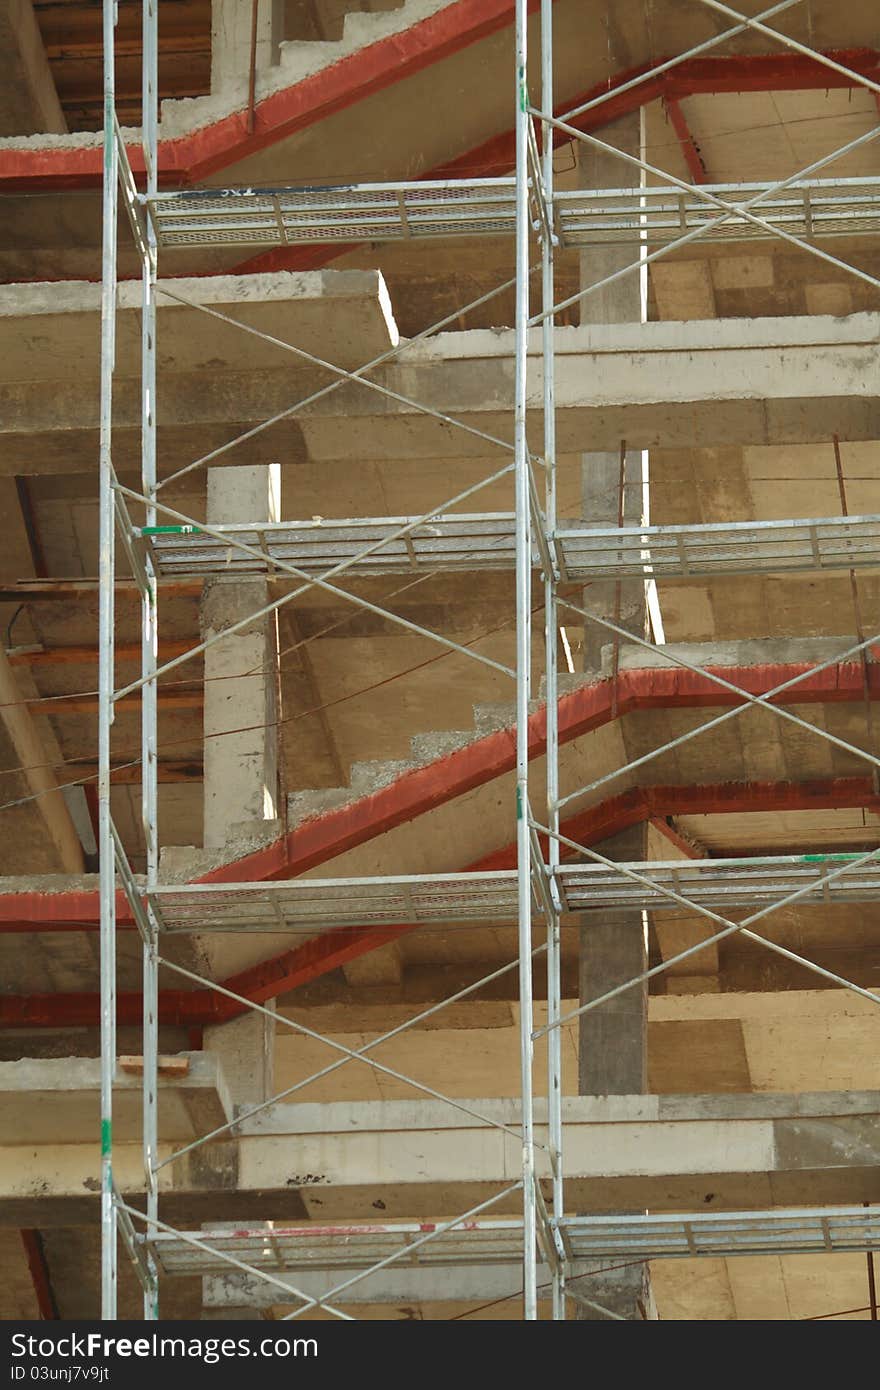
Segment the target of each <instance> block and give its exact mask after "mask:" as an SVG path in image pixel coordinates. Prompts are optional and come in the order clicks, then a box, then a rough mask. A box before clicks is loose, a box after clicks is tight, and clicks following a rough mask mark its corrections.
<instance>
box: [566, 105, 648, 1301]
mask: <svg viewBox="0 0 880 1390" xmlns="http://www.w3.org/2000/svg"><path fill="white" fill-rule="evenodd" d="M602 138H603V139H607V140H608V141H609V143H612V144H614V145H615V146H617V148H619V149H622V150H626V151H627V152H628V153H630V154H634V155H638V154H639V151H640V149H641V145H642V132H641V113H640V112H634V113H633V114H632V115H630V116H626V117H624V118H622V119H621V120H619V121H616V122H615V123H614V124H613V125H612V126H610V127H608V128H607V130H605V131H603V133H602ZM578 149H579V167H580V177H581V186H582V187H584V188H615V187H616V188H621V187H632V186H633V185H634V184H637V183H638V181H639V174H638V170H636V169H635V168H634V167H633V166H632V165H626V164H625V163H624V162H623V161H622V160H618V159H616V158H615V157H614V156H613V155H610V154H606V153H604V152H603V151H600V150H596V149H594V148H592V147H590V146H588V145H580V146H579V147H578ZM638 254H639V242H638V230H637V228H634V232H633V239H632V242H631V243H630V244H629V245H624V246H611V247H598V248H590V249H589V250H587V251H585V252H583V254H582V256H581V288H586V286H587V285H591V284H594V283H595V282H596V281H598V280H601V279H603V278H604V276H606V275H610V274H611V273H613V271H615V270H617V269H621V268H622V267H624V266H627V265H630V264H631V263H632V262H633V261H634V260H636V259H638ZM644 288H645V286H644V284H643V277H642V274H641V273H640V272H633V273H632V274H631V275H628V276H626V277H624V278H623V279H621V280H618V281H616V282H615V283H614V284H613V285H610V286H607V287H606V288H605V289H603V290H600V291H597V293H596V294H593V295H590V296H589V297H588V298H586V299H584V300H582V301H581V323H582V324H588V323H594V324H600V323H601V324H606V323H638V322H643V321H644V319H645V316H646V315H645V308H646V306H645V296H644ZM646 466H647V463H646V456H644V455H643V454H642V453H641V452H640V451H632V450H629V451H624V450H623V449H621V450H619V451H618V452H617V453H605V452H602V453H585V454H584V455H583V460H582V496H583V516H584V519H585V521H586V523H587V524H588V525H591V526H611V527H615V526H618V525H620V524H621V523H622V524H623V525H624V526H631V525H642V524H644V522H645V521H646V519H647V518H646V515H645V504H646V488H645V483H646ZM584 607H585V608H586V609H588V610H591V611H593V612H596V613H598V614H599V615H601V616H602V617H607V618H609V619H611V620H612V621H613V622H617V623H619V624H620V626H621V627H623V628H626V629H627V630H628V631H630V632H633V633H636V634H637V635H639V636H645V635H647V630H648V608H647V601H646V592H645V585H644V583H643V581H641V580H638V579H634V580H625V581H622V582H620V583H619V584H618V583H617V582H615V581H613V580H610V581H606V582H602V583H593V584H590V585H589V586H588V587H587V588H586V589H585V591H584ZM621 640H623V639H621ZM613 642H614V637H613V634H612V633H610V632H609V630H608V629H607V628H602V627H600V626H599V625H598V624H596V623H590V622H589V621H588V620H585V623H584V646H583V652H584V670H585V671H589V672H595V673H598V672H599V671H600V669H601V665H602V657H601V653H602V648H603V647H607V646H609V645H610V644H613ZM597 848H598V849H599V851H600V853H602V854H605V855H607V857H608V858H610V859H618V860H644V859H646V858H647V839H646V835H645V829H644V827H642V826H638V827H634V828H633V829H632V830H629V831H625V832H624V833H623V834H621V835H617V836H615V837H614V838H613V839H612V840H609V841H606V842H605V844H603V845H600V846H597ZM646 966H647V922H646V920H643V917H642V914H641V913H640V912H630V913H611V914H609V915H608V917H607V918H606V919H602V918H601V917H599V915H598V914H590V916H589V919H588V921H587V923H586V925H585V926H584V927H582V929H581V934H580V999H581V1002H582V1003H588V1002H589V1001H590V1000H592V999H595V998H597V997H598V996H599V995H601V994H605V993H606V992H607V991H608V990H609V989H613V988H614V987H615V986H616V985H619V984H623V983H624V982H625V981H626V980H630V979H632V978H633V977H634V976H636V975H639V974H641V973H642V972H643V971H644V970H645V968H646ZM647 1009H648V996H647V990H646V988H645V987H644V986H640V987H636V988H634V989H631V990H628V991H627V992H626V993H625V994H622V995H619V996H618V997H617V998H616V999H613V1000H611V1001H610V1002H609V1003H608V1004H606V1005H603V1006H602V1007H601V1008H599V1009H595V1010H593V1012H591V1013H588V1014H583V1015H582V1016H581V1019H580V1033H579V1042H578V1089H579V1092H580V1094H581V1095H639V1094H642V1093H643V1092H644V1091H646V1090H647V1082H648V1078H647V1036H648V1032H647V1024H648V1018H647ZM582 1287H583V1291H584V1293H585V1294H587V1296H588V1297H589V1298H591V1299H594V1300H595V1301H596V1302H597V1303H599V1304H601V1305H603V1306H604V1307H607V1308H609V1309H611V1311H612V1312H615V1313H617V1314H618V1316H621V1317H625V1318H630V1319H640V1318H645V1317H650V1316H651V1309H652V1299H651V1293H650V1285H649V1280H648V1266H647V1265H646V1264H645V1265H634V1266H630V1267H629V1268H625V1269H618V1270H614V1271H613V1272H611V1273H608V1274H597V1275H596V1276H595V1277H594V1278H590V1279H589V1280H585V1281H584V1284H583V1286H582ZM600 1317H601V1315H600V1314H598V1313H596V1312H594V1311H592V1310H590V1309H588V1308H585V1307H583V1306H581V1305H578V1307H577V1318H578V1320H579V1321H594V1320H596V1319H598V1318H600Z"/></svg>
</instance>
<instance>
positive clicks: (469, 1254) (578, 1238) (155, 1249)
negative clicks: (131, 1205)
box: [137, 1207, 880, 1277]
mask: <svg viewBox="0 0 880 1390" xmlns="http://www.w3.org/2000/svg"><path fill="white" fill-rule="evenodd" d="M552 1224H553V1225H554V1226H555V1227H556V1229H557V1231H558V1233H559V1237H560V1239H561V1241H562V1245H563V1247H564V1249H565V1253H566V1256H567V1259H568V1262H569V1264H570V1265H575V1264H577V1263H578V1262H579V1261H583V1260H596V1259H608V1258H612V1257H613V1258H617V1257H622V1258H633V1259H645V1260H658V1259H681V1258H684V1259H687V1258H692V1257H694V1256H706V1257H710V1258H712V1257H715V1258H721V1257H730V1256H735V1255H785V1254H798V1255H805V1254H806V1255H811V1254H817V1255H818V1254H829V1253H847V1252H849V1253H852V1252H856V1251H866V1250H880V1210H876V1211H872V1210H870V1209H867V1208H865V1207H835V1208H827V1209H822V1208H817V1209H804V1210H779V1211H773V1210H771V1211H741V1212H711V1213H708V1212H699V1213H698V1214H695V1215H690V1214H686V1215H679V1214H673V1215H660V1216H654V1215H652V1216H569V1217H563V1219H562V1220H561V1221H559V1222H554V1223H552ZM434 1229H435V1227H434V1226H433V1225H432V1224H431V1223H430V1222H422V1223H414V1222H413V1223H392V1224H388V1225H381V1226H378V1225H350V1226H341V1225H340V1226H319V1225H309V1226H281V1225H277V1224H275V1223H274V1222H267V1223H266V1224H265V1225H260V1226H249V1227H244V1228H242V1229H239V1230H235V1229H231V1228H230V1227H222V1228H217V1229H213V1230H203V1231H197V1232H196V1231H194V1232H193V1233H192V1234H193V1236H195V1237H197V1239H198V1240H199V1241H204V1242H205V1244H204V1245H202V1246H195V1245H193V1244H190V1243H189V1242H188V1241H184V1240H183V1239H182V1238H181V1237H180V1236H179V1235H178V1234H176V1233H174V1234H172V1233H170V1232H160V1233H156V1234H155V1235H154V1236H153V1237H152V1238H148V1237H146V1236H144V1235H139V1236H138V1237H137V1244H138V1245H139V1246H142V1247H143V1246H147V1247H149V1249H150V1251H151V1253H152V1255H153V1257H154V1258H155V1260H156V1263H157V1265H158V1267H159V1269H160V1271H161V1272H162V1273H163V1274H166V1275H172V1276H185V1275H190V1276H191V1275H211V1274H225V1273H228V1272H229V1269H230V1264H229V1261H228V1260H224V1259H223V1258H222V1255H220V1254H218V1253H216V1252H218V1251H222V1252H224V1253H225V1254H227V1255H231V1256H233V1257H234V1258H235V1259H236V1260H241V1261H243V1262H244V1263H245V1264H248V1265H250V1266H251V1267H252V1268H254V1269H257V1270H265V1271H266V1272H267V1273H270V1274H287V1275H291V1276H294V1277H295V1276H296V1275H298V1274H299V1275H303V1274H314V1273H321V1272H324V1273H333V1272H338V1273H339V1274H340V1275H342V1274H344V1273H345V1272H351V1273H354V1272H355V1271H358V1270H368V1269H371V1268H372V1267H373V1266H374V1265H376V1264H378V1263H379V1261H381V1260H387V1259H388V1258H389V1257H390V1256H392V1255H393V1256H397V1259H396V1260H395V1264H397V1265H398V1266H399V1267H401V1268H403V1269H406V1268H413V1267H414V1266H415V1267H420V1268H428V1267H431V1268H435V1269H436V1268H438V1267H456V1266H457V1267H459V1268H463V1267H466V1266H474V1265H477V1266H481V1265H485V1266H489V1265H499V1264H503V1265H510V1264H516V1263H517V1262H518V1261H519V1260H520V1259H521V1258H522V1241H523V1225H522V1221H521V1220H518V1219H511V1220H496V1221H469V1222H468V1223H467V1224H466V1225H463V1226H461V1227H459V1228H456V1229H454V1230H451V1231H445V1232H443V1233H442V1234H441V1235H436V1236H432V1238H431V1239H430V1240H425V1239H424V1237H425V1236H426V1235H429V1234H430V1233H431V1232H432V1231H433V1230H434ZM416 1241H422V1242H423V1243H422V1244H420V1245H419V1246H418V1247H417V1248H416V1249H412V1248H411V1247H412V1246H413V1244H414V1242H416Z"/></svg>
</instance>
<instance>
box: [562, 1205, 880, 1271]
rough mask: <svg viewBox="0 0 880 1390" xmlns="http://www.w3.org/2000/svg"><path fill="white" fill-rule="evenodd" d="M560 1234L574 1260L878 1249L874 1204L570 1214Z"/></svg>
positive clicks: (879, 1215)
mask: <svg viewBox="0 0 880 1390" xmlns="http://www.w3.org/2000/svg"><path fill="white" fill-rule="evenodd" d="M559 1234H560V1236H561V1238H562V1241H563V1245H564V1246H565V1249H566V1253H567V1255H568V1256H569V1259H574V1260H585V1259H608V1258H609V1257H616V1256H623V1257H625V1258H633V1259H638V1258H642V1259H646V1260H662V1259H675V1258H682V1257H684V1258H687V1257H689V1256H694V1255H706V1256H710V1257H712V1256H716V1257H721V1256H724V1257H727V1256H731V1255H787V1254H790V1255H821V1254H827V1253H830V1252H838V1253H843V1252H846V1251H858V1250H880V1211H871V1210H869V1209H866V1208H865V1207H835V1208H829V1209H827V1210H822V1209H818V1210H791V1211H737V1212H711V1213H709V1212H700V1213H699V1214H697V1215H695V1216H679V1215H673V1216H569V1217H565V1218H563V1220H562V1221H561V1222H560V1223H559Z"/></svg>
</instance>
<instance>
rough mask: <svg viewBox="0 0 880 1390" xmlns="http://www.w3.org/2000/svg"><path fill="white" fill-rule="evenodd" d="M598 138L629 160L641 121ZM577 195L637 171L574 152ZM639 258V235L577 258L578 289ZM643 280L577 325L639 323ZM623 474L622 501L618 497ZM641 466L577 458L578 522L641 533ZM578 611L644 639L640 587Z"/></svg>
mask: <svg viewBox="0 0 880 1390" xmlns="http://www.w3.org/2000/svg"><path fill="white" fill-rule="evenodd" d="M601 138H602V139H603V140H607V141H608V143H609V144H613V145H615V146H616V147H617V148H618V149H621V150H625V151H626V152H627V153H628V154H632V155H636V156H637V155H638V154H639V151H640V150H641V113H640V112H639V111H635V112H633V113H632V114H631V115H629V116H624V117H622V118H621V119H620V120H619V121H615V122H614V123H613V125H611V126H608V127H607V128H605V129H603V131H602V134H601ZM578 151H579V154H578V160H579V166H578V167H579V174H580V184H581V187H582V188H622V187H632V186H634V185H637V184H638V182H639V171H638V170H637V169H636V168H635V167H634V166H633V165H628V164H625V163H624V162H623V160H620V159H616V158H615V157H614V156H613V155H610V154H606V153H605V152H604V151H603V150H597V149H595V148H593V147H592V146H590V145H579V146H578ZM638 256H639V239H638V228H637V227H634V228H633V237H632V241H631V242H630V243H629V244H627V245H621V246H598V247H589V248H588V249H587V250H585V251H584V252H582V254H581V277H580V278H581V289H585V288H586V287H587V286H588V285H592V284H595V283H596V282H597V281H599V280H602V279H604V277H605V276H606V275H611V274H613V272H614V271H615V270H621V269H623V267H624V266H627V265H631V264H632V262H633V261H635V260H637V259H638ZM643 279H644V276H643V272H633V273H632V274H630V275H627V276H625V277H624V278H623V279H621V280H616V281H615V282H614V284H613V285H608V286H606V287H605V288H604V289H602V290H598V291H597V292H596V293H595V294H592V295H589V296H588V297H587V298H586V299H583V300H581V323H582V324H591V323H595V324H606V323H640V322H643V321H644V319H645V317H646V313H645V310H646V305H645V293H644V290H645V286H644V284H643ZM621 474H622V475H623V490H622V491H623V496H622V497H621ZM645 482H646V459H645V457H644V455H643V454H642V452H641V451H640V450H628V451H627V452H626V454H625V457H624V460H623V465H622V463H621V451H620V450H618V451H617V452H615V453H604V452H603V453H586V454H584V455H583V468H582V497H583V516H584V520H585V522H586V523H587V525H589V526H617V525H618V524H619V520H620V517H621V515H622V517H623V525H624V526H641V525H643V524H644V522H645V521H646V515H645V510H646V500H647V499H646V496H645ZM584 607H586V608H589V609H591V610H593V611H594V612H597V613H599V614H600V615H601V616H602V617H605V618H609V619H611V620H612V621H614V622H619V623H620V625H621V627H625V628H627V629H628V630H629V631H630V632H635V633H637V634H638V635H639V636H644V635H645V634H646V631H647V604H646V597H645V585H644V582H643V581H642V580H640V579H629V580H623V581H621V583H620V584H619V585H618V584H617V583H615V582H614V581H610V580H609V581H607V582H604V583H593V584H591V585H590V586H589V588H588V589H586V590H585V592H584ZM613 640H614V639H613V636H612V634H611V633H610V632H609V631H608V629H607V628H602V627H599V626H598V624H596V623H589V622H588V623H586V626H585V631H584V649H583V650H584V663H583V664H584V670H585V671H598V670H599V669H600V667H601V650H602V648H603V647H606V646H608V645H609V644H611V643H612V642H613Z"/></svg>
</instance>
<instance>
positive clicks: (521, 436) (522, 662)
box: [514, 0, 538, 1320]
mask: <svg viewBox="0 0 880 1390" xmlns="http://www.w3.org/2000/svg"><path fill="white" fill-rule="evenodd" d="M526 23H527V4H526V0H516V334H515V337H516V372H515V382H514V451H515V452H514V461H515V475H516V648H517V651H516V816H517V821H516V831H517V834H516V842H517V871H518V928H519V929H518V937H519V1003H520V1067H521V1073H522V1083H521V1089H522V1175H523V1313H524V1317H525V1318H526V1319H528V1320H534V1319H535V1318H537V1316H538V1304H537V1260H536V1244H535V1241H536V1203H535V1142H534V1119H533V1114H532V1057H533V1051H534V1045H533V1043H532V1031H533V1027H534V1023H533V1002H532V902H531V898H532V887H531V843H530V830H529V794H528V770H529V688H530V665H531V578H532V533H531V516H530V507H529V455H528V444H527V440H526V385H527V351H528V320H529V189H528V122H529V120H530V117H529V113H528V105H529V101H528V75H527V67H526V56H527V55H526Z"/></svg>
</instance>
